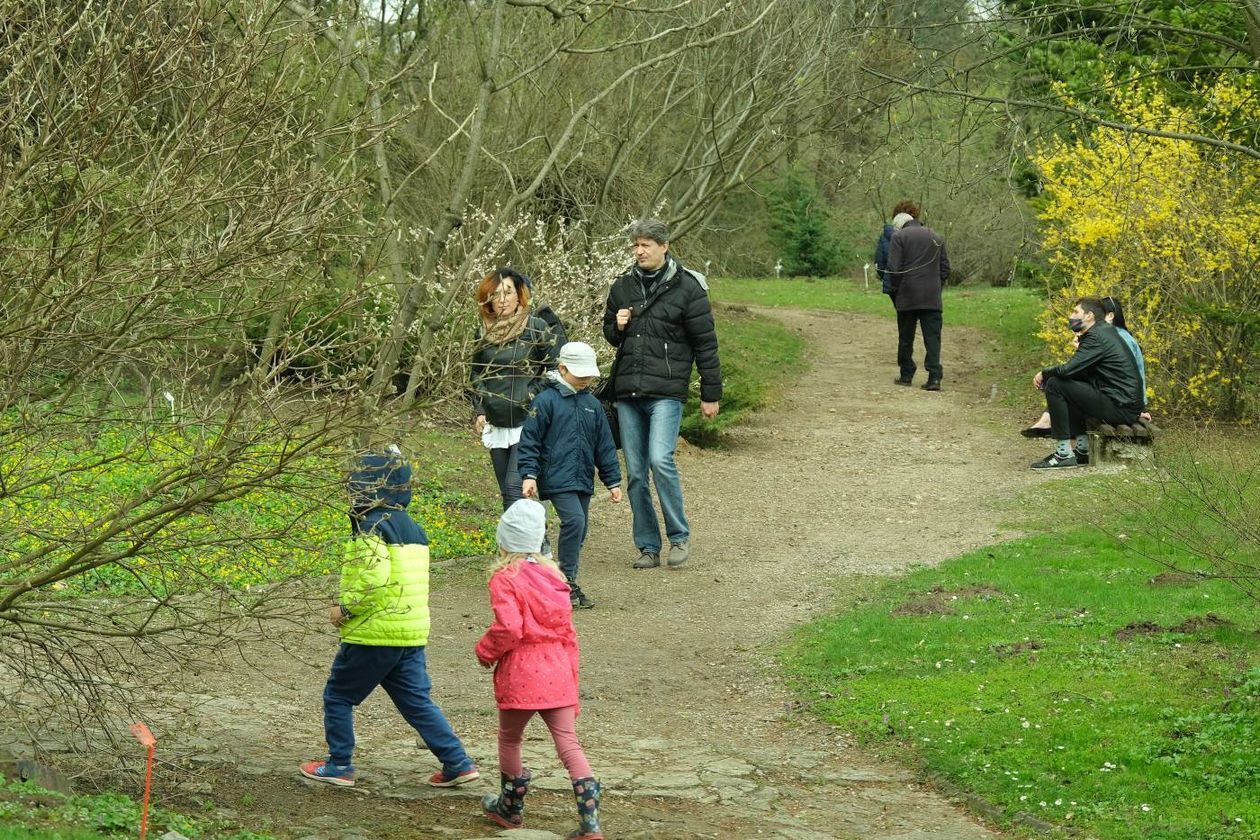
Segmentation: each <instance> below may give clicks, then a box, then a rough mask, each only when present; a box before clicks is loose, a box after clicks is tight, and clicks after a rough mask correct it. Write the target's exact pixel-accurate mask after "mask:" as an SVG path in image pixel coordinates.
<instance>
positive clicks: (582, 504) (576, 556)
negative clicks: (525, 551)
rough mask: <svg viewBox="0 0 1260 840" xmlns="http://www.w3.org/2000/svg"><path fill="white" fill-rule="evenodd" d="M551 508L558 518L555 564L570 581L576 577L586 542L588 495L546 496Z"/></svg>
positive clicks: (564, 494) (589, 503) (589, 498)
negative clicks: (558, 565) (558, 528)
mask: <svg viewBox="0 0 1260 840" xmlns="http://www.w3.org/2000/svg"><path fill="white" fill-rule="evenodd" d="M547 499H548V501H550V502H551V506H552V507H554V508H555V509H556V515H557V516H559V517H560V540H559V541H558V543H557V545H556V562H557V563H559V564H560V571H562V572H564V576H565V577H566V578H568V579H569V580H571V581H576V580H577V576H578V561H579V560H580V559H581V557H582V543H584V542H586V526H587V523H588V522H589V521H590V518H589V514H590V509H591V494H590V493H557V494H555V495H554V496H548V497H547Z"/></svg>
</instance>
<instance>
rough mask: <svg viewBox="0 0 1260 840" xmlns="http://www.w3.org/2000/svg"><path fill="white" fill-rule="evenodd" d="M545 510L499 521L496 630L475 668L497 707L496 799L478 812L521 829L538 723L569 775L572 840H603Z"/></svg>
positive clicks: (511, 512) (570, 630)
mask: <svg viewBox="0 0 1260 840" xmlns="http://www.w3.org/2000/svg"><path fill="white" fill-rule="evenodd" d="M545 527H546V517H545V515H544V512H543V506H542V505H541V504H539V503H538V502H536V501H533V500H532V499H524V500H522V501H519V502H516V503H515V504H513V505H512V506H511V507H510V508H508V509H507V510H506V511H504V513H503V516H502V517H500V519H499V526H498V529H497V532H496V535H495V536H496V540H497V542H498V544H499V558H498V561H497V562H496V563H495V564H494V565H493V566H492V567H491V569H490V584H489V586H490V606H491V608H492V609H493V610H494V622H493V623H492V624H491V625H490V628H489V629H488V630H486V632H485V634H484V635H483V636H482V637H481V639H480V641H478V642H477V647H476V653H477V661H478V662H480V663H481V664H482V666H484V667H486V668H494V699H495V703H496V704H497V705H498V707H499V793H498V795H495V794H489V795H487V796H486V797H484V798H483V799H482V800H481V810H482V813H484V814H485V815H486V816H487V817H489V818H490V819H491V820H492V821H493V822H495V823H497V824H498V825H501V826H503V827H504V828H509V829H511V828H520V827H521V826H522V825H524V822H525V819H524V811H525V797H526V795H527V794H528V793H529V783H530V772H529V771H528V770H527V769H525V766H524V764H523V763H522V760H521V742H522V740H523V739H524V736H525V727H526V726H527V725H528V724H529V722H530V720H531V719H532V718H533V717H534V715H538V716H539V717H541V718H542V719H543V723H545V724H546V725H547V729H548V731H550V732H551V738H552V740H553V741H554V742H555V745H556V754H557V755H558V756H559V757H560V761H561V762H562V763H563V764H564V766H565V769H566V770H568V772H569V779H570V781H571V782H572V785H573V795H574V799H575V800H576V802H577V811H578V829H577V831H575V832H573V833H571V834H570V835H569V837H571V838H581V840H601V838H603V836H604V835H603V834H602V833H601V831H600V826H599V799H600V793H601V789H600V784H599V782H598V781H597V780H596V779H595V777H594V774H593V773H592V772H591V765H590V763H589V762H588V761H587V759H586V753H585V752H584V751H583V750H582V744H581V742H580V741H579V740H578V736H577V716H578V711H579V703H578V661H579V652H578V641H577V632H576V630H574V627H573V607H572V605H571V604H570V601H569V597H568V596H569V587H568V584H567V583H566V581H565V579H564V576H563V574H562V573H561V571H560V569H559V568H558V567H557V566H556V564H555V563H554V562H552V561H550V560H547V559H545V558H543V557H542V556H541V553H540V552H539V548H540V546H541V544H542V538H543V534H544V532H545Z"/></svg>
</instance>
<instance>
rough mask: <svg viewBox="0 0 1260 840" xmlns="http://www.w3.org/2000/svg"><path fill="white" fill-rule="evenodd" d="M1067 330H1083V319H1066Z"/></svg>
mask: <svg viewBox="0 0 1260 840" xmlns="http://www.w3.org/2000/svg"><path fill="white" fill-rule="evenodd" d="M1068 329H1070V330H1071V331H1072V332H1080V331H1081V330H1083V329H1085V319H1084V318H1068Z"/></svg>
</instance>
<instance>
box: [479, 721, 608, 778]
mask: <svg viewBox="0 0 1260 840" xmlns="http://www.w3.org/2000/svg"><path fill="white" fill-rule="evenodd" d="M534 715H539V716H540V717H542V719H543V723H545V724H547V729H549V730H550V731H551V739H552V740H553V741H555V742H556V754H557V755H559V756H560V761H561V762H563V763H564V767H565V769H566V770H568V771H569V778H570V779H574V780H577V779H589V778H591V776H592V773H591V765H590V764H588V763H587V761H586V753H584V752H582V745H581V744H580V743H578V736H577V726H576V724H577V706H565V707H563V708H560V709H499V770H500V771H501V772H503V773H506V774H507V775H509V776H511V777H513V778H516V777H518V776H520V775H521V774H522V773H523V772H524V771H525V768H524V765H522V764H521V741H522V740H523V739H524V737H525V726H526V725H527V724H528V723H529V720H530V718H532V717H533V716H534Z"/></svg>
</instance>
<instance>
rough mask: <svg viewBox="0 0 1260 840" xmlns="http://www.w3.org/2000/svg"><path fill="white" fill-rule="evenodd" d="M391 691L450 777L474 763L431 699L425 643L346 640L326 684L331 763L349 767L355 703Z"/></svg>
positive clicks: (325, 724)
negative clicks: (406, 644) (385, 644)
mask: <svg viewBox="0 0 1260 840" xmlns="http://www.w3.org/2000/svg"><path fill="white" fill-rule="evenodd" d="M378 685H379V686H381V687H382V688H384V689H385V693H386V694H388V695H389V699H390V700H393V701H394V705H395V706H397V707H398V711H400V712H402V716H403V717H404V718H405V719H406V721H407V723H409V724H411V725H412V727H414V728H415V730H416V732H418V733H420V737H421V738H422V739H424V744H425V746H427V747H428V748H429V749H430V750H432V751H433V754H434V755H436V756H437V757H438V760H439V761H441V762H442V772H443V773H445V774H446V775H447V776H453V775H459V774H460V773H463V772H465V771H467V770H470V769H471V768H472V767H473V761H472V759H471V758H469V757H468V753H466V752H464V745H463V744H462V743H460V740H459V738H458V737H456V735H455V731H454V730H453V729H451V724H450V722H449V721H447V719H446V715H444V714H442V710H441V709H439V708H438V705H437V704H436V703H434V702H433V701H432V700H431V699H430V698H429V689H430V688H432V687H433V682H432V681H431V680H430V679H429V672H428V670H427V669H426V668H425V665H424V648H423V647H378V646H376V645H352V644H347V643H345V642H342V644H341V647H339V648H338V649H337V656H336V657H335V658H334V659H333V664H332V671H331V672H330V673H329V675H328V684H327V685H325V686H324V737H325V738H326V739H327V740H328V763H329V764H334V765H337V766H338V767H343V766H349V765H350V757H351V755H352V754H353V753H354V707H355V706H357V705H359V704H360V703H362V702H363V701H364V700H366V699H367V697H368V695H369V694H371V693H372V691H373V689H375V688H376V687H377V686H378Z"/></svg>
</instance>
